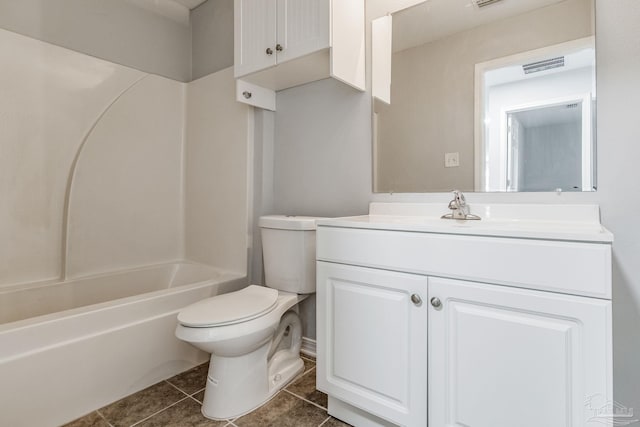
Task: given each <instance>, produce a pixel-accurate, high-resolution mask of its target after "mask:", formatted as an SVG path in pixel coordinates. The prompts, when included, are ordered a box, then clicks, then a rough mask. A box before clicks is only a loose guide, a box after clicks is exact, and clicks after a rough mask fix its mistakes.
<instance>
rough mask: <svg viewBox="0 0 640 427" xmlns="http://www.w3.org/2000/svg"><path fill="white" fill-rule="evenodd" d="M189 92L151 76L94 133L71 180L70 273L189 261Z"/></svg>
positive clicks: (115, 106) (125, 96)
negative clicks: (185, 198) (185, 202)
mask: <svg viewBox="0 0 640 427" xmlns="http://www.w3.org/2000/svg"><path fill="white" fill-rule="evenodd" d="M185 90H186V88H185V85H184V84H182V83H179V82H176V81H174V80H169V79H166V78H163V77H158V76H154V75H148V76H146V77H144V78H143V79H141V80H140V81H139V82H138V83H137V84H135V85H134V86H132V87H131V88H130V89H129V90H128V91H127V92H126V93H124V94H123V95H122V96H120V97H119V98H118V99H117V100H116V101H115V102H114V103H113V104H112V105H110V106H109V109H108V111H107V112H106V113H105V114H104V115H103V116H102V117H101V118H100V119H99V121H98V122H97V123H96V126H95V127H94V128H93V129H92V130H91V132H90V134H89V136H88V137H87V139H86V141H85V143H84V144H83V146H82V149H81V151H80V152H79V154H78V160H77V163H76V167H75V170H73V171H72V178H71V182H70V183H69V187H70V190H69V191H70V197H69V204H68V217H67V230H66V231H67V247H66V249H67V256H66V266H67V268H66V270H65V272H64V273H65V276H66V277H68V278H72V277H79V276H86V275H89V274H95V273H101V272H107V271H113V270H120V269H125V268H132V267H136V266H140V265H149V264H155V263H158V262H164V261H171V260H175V259H181V258H184V256H183V255H182V251H181V248H182V243H181V240H182V238H183V237H182V222H183V218H182V210H183V206H182V200H181V199H182V192H183V189H182V185H183V183H182V174H183V170H182V164H183V159H182V149H183V129H184V127H185V123H184V114H183V110H184V106H185ZM132 230H135V232H132ZM88 236H90V237H88Z"/></svg>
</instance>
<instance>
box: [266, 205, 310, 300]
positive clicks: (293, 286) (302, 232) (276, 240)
mask: <svg viewBox="0 0 640 427" xmlns="http://www.w3.org/2000/svg"><path fill="white" fill-rule="evenodd" d="M317 219H320V218H318V217H308V216H285V215H268V216H262V217H260V221H259V223H258V224H259V226H260V229H261V235H262V257H263V259H264V274H265V282H266V283H265V284H266V285H267V286H268V287H270V288H274V289H279V290H281V291H286V292H292V293H296V294H311V293H314V292H315V291H316V220H317Z"/></svg>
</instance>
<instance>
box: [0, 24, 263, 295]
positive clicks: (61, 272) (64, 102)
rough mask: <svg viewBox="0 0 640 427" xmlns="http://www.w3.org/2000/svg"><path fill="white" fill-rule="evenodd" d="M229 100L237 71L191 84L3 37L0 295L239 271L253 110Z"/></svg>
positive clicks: (0, 75)
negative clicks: (201, 270) (188, 263)
mask: <svg viewBox="0 0 640 427" xmlns="http://www.w3.org/2000/svg"><path fill="white" fill-rule="evenodd" d="M190 85H193V87H194V88H195V89H193V90H191V91H190V92H189V87H190ZM226 87H230V88H233V77H232V75H231V70H230V69H229V70H223V71H220V72H218V73H215V74H211V75H209V76H206V77H203V78H202V79H200V80H197V81H195V82H192V83H189V84H185V83H181V82H178V81H175V80H171V79H167V78H164V77H159V76H157V75H152V74H146V73H143V72H140V71H137V70H134V69H131V68H128V67H124V66H121V65H117V64H114V63H111V62H107V61H104V60H101V59H97V58H94V57H91V56H88V55H84V54H81V53H78V52H75V51H71V50H67V49H64V48H61V47H58V46H54V45H51V44H48V43H45V42H41V41H39V40H35V39H32V38H29V37H25V36H22V35H18V34H16V33H13V32H10V31H5V30H0V94H1V96H0V200H2V204H1V205H2V208H0V287H2V286H8V285H14V284H19V283H31V282H39V281H49V280H58V279H60V278H63V277H78V276H84V275H88V274H94V273H100V272H104V271H112V270H115V269H123V268H130V267H135V266H140V265H146V264H155V263H161V262H165V261H170V260H178V259H184V258H186V255H187V252H188V253H189V256H193V257H194V259H197V260H199V261H201V262H205V263H207V264H211V265H216V266H218V267H220V268H224V269H228V270H235V271H245V269H246V265H247V242H246V235H247V233H246V224H247V223H248V219H247V218H248V214H247V212H248V210H247V209H248V208H247V206H248V197H247V189H246V187H247V186H246V182H247V155H248V144H247V135H248V132H249V128H250V126H249V125H250V116H249V114H250V109H249V108H248V107H245V106H239V105H238V104H237V103H236V102H235V94H234V93H233V91H232V90H228V91H225V90H223V89H224V88H226ZM200 90H202V91H203V94H200ZM188 92H189V93H190V94H191V99H190V100H189V99H188ZM204 92H206V93H208V94H209V95H211V96H210V97H211V98H213V99H212V100H209V101H206V100H204V99H203V95H204ZM227 92H230V93H227ZM205 101H206V102H205ZM190 108H192V110H190ZM187 136H189V137H190V140H189V141H187ZM219 136H220V137H219ZM209 161H211V162H212V163H208V162H209ZM216 161H217V162H218V163H215V162H216ZM207 164H208V165H209V167H205V166H206V165H207ZM216 165H218V166H216ZM225 166H226V167H225ZM218 167H219V168H224V169H222V171H221V170H220V169H217V168H218ZM186 171H189V175H188V177H187V172H186ZM187 180H188V181H189V183H191V185H192V188H191V189H187V188H186V181H187ZM200 182H201V183H206V184H202V185H204V187H203V186H202V185H200V186H198V183H200ZM215 182H219V183H220V184H222V183H224V185H216V184H214V183H215ZM231 182H232V183H233V184H230V183H231ZM236 184H237V185H236ZM223 205H224V206H231V208H224V207H222V206H223ZM231 209H233V211H231ZM186 216H189V218H191V220H192V221H193V222H191V223H190V224H187V223H186ZM204 217H208V218H209V219H210V220H211V219H212V218H215V219H216V223H217V224H226V223H227V220H228V222H229V224H230V226H229V227H226V226H225V227H226V228H225V230H224V232H221V231H220V229H219V228H220V227H217V228H216V227H215V226H213V225H212V226H209V227H206V228H199V227H200V226H201V225H202V224H203V223H204V221H203V220H202V218H204ZM187 230H189V232H188V234H189V237H185V235H186V234H187ZM201 242H209V244H208V246H207V244H204V243H201ZM211 242H214V243H211ZM187 246H189V249H188V250H187Z"/></svg>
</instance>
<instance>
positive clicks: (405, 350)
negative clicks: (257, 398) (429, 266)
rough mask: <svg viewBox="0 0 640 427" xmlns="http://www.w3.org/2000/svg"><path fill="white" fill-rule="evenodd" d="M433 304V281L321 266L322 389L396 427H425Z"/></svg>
mask: <svg viewBox="0 0 640 427" xmlns="http://www.w3.org/2000/svg"><path fill="white" fill-rule="evenodd" d="M412 297H413V300H412ZM426 297H427V278H426V277H425V276H417V275H412V274H403V273H396V272H390V271H385V270H375V269H369V268H362V267H352V266H345V265H340V264H332V263H326V262H318V266H317V313H318V315H317V317H318V325H317V332H318V336H317V350H318V363H317V376H318V378H317V384H318V389H320V390H322V391H324V392H326V393H328V394H330V395H331V396H332V397H334V398H337V399H339V400H342V401H344V402H346V403H348V404H350V405H353V406H355V407H358V408H360V409H363V410H365V411H367V412H369V413H372V414H374V415H376V416H378V417H381V418H383V419H386V420H388V421H391V422H393V423H396V424H399V425H406V426H420V427H424V426H425V425H426V422H427V408H426V403H427V400H426V399H427V396H426V393H427V359H426V358H427V323H426V322H427V313H428V310H427V304H428V301H427V300H426ZM420 300H423V301H424V302H421V301H420Z"/></svg>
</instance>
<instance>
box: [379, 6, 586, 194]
mask: <svg viewBox="0 0 640 427" xmlns="http://www.w3.org/2000/svg"><path fill="white" fill-rule="evenodd" d="M388 1H389V5H390V6H389V10H391V11H393V8H392V3H393V0H388ZM376 21H379V22H376ZM376 24H382V25H378V26H376ZM372 33H373V34H372V37H373V40H372V43H373V63H374V64H373V68H374V69H373V73H374V74H373V81H374V84H373V94H374V102H373V121H372V123H373V138H374V141H373V146H374V156H373V158H374V165H373V166H374V167H373V169H374V191H375V192H389V193H396V192H416V193H420V192H438V191H449V190H451V189H454V188H457V189H460V190H462V191H559V190H560V191H591V190H595V188H596V179H595V170H596V165H595V150H596V144H595V124H596V121H595V99H596V91H595V45H594V41H595V40H594V3H593V0H560V1H559V0H531V1H529V0H517V1H516V0H499V1H497V2H492V3H491V4H489V5H487V6H485V7H479V6H478V5H477V3H476V2H475V0H429V1H427V2H424V3H420V4H418V5H416V6H413V7H410V8H408V9H404V10H402V11H398V12H395V13H393V14H392V15H391V17H382V19H381V20H374V22H373V24H372ZM385 46H386V48H385ZM385 49H386V51H388V53H386V55H387V56H388V57H390V60H388V59H387V60H386V64H388V65H385V61H384V60H380V58H381V53H382V55H384V54H385ZM376 55H377V57H376ZM383 59H384V58H383Z"/></svg>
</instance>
